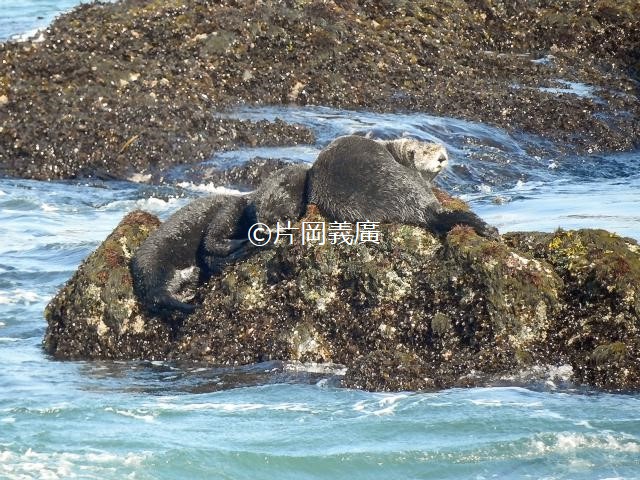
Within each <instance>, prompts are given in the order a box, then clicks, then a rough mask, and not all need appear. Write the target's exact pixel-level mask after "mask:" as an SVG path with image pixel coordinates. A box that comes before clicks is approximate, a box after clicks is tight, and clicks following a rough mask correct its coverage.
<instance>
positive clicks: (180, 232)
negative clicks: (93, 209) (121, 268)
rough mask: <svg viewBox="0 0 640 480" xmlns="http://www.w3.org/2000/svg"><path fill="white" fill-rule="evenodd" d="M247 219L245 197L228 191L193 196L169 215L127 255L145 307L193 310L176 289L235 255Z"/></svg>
mask: <svg viewBox="0 0 640 480" xmlns="http://www.w3.org/2000/svg"><path fill="white" fill-rule="evenodd" d="M253 221H254V218H253V216H252V208H251V206H250V204H249V202H248V200H247V198H246V197H243V196H232V195H215V196H209V197H203V198H198V199H196V200H194V201H193V202H191V203H189V204H188V205H186V206H185V207H183V208H181V209H180V210H178V211H177V212H175V213H174V214H173V215H172V216H171V217H169V218H168V219H167V220H166V221H165V222H164V223H163V224H162V225H160V227H159V228H158V229H157V230H155V231H154V232H152V233H151V235H149V236H148V237H147V239H146V240H145V241H144V242H143V243H142V245H140V247H139V248H138V249H137V250H136V252H135V254H134V255H133V258H132V260H131V274H132V277H133V287H134V291H135V293H136V296H137V297H138V299H139V300H140V301H141V303H142V304H143V305H144V307H145V308H146V309H147V311H148V312H149V313H152V314H159V315H167V314H169V313H171V312H173V311H178V312H183V313H189V312H191V311H193V309H194V308H195V307H194V306H193V305H192V304H190V303H187V302H186V301H185V300H187V298H179V297H180V295H181V292H183V291H190V290H192V288H191V287H193V286H194V285H196V284H197V283H199V281H201V280H202V279H203V277H208V276H210V275H213V274H215V273H218V272H219V271H220V270H221V269H222V268H223V267H224V266H225V265H226V264H227V263H228V262H231V261H233V260H234V259H235V258H239V257H240V256H241V252H242V249H243V247H244V245H245V244H246V243H247V237H246V230H247V229H248V228H249V226H250V224H251V223H250V222H253Z"/></svg>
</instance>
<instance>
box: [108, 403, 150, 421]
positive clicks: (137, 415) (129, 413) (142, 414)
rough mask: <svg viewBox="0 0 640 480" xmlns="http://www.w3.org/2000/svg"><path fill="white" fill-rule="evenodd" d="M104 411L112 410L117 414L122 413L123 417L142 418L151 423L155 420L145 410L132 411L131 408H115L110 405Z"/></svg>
mask: <svg viewBox="0 0 640 480" xmlns="http://www.w3.org/2000/svg"><path fill="white" fill-rule="evenodd" d="M104 410H105V412H113V413H116V414H118V415H122V416H123V417H130V418H135V419H136V420H142V421H144V422H147V423H152V422H154V421H155V417H154V416H153V415H152V414H147V413H146V412H132V411H131V410H116V409H115V408H112V407H107V408H105V409H104Z"/></svg>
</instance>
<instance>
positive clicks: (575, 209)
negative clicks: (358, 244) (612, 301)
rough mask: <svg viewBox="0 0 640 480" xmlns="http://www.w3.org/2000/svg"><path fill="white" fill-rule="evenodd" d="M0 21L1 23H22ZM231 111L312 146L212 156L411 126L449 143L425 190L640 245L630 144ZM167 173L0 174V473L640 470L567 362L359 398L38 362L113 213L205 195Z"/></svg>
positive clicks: (285, 385)
mask: <svg viewBox="0 0 640 480" xmlns="http://www.w3.org/2000/svg"><path fill="white" fill-rule="evenodd" d="M3 2H4V3H3ZM6 3H8V2H6V0H0V7H1V6H3V5H5V4H6ZM11 3H12V4H13V5H18V6H19V5H20V4H24V5H33V4H35V2H17V1H12V2H11ZM70 3H71V2H70ZM45 4H48V5H53V6H63V7H64V8H66V6H67V5H68V4H65V3H64V2H57V3H56V2H53V1H52V2H41V3H40V4H39V5H45ZM29 8H31V7H29ZM54 10H55V8H53V7H52V8H50V9H49V10H47V11H44V10H43V11H42V12H43V13H44V14H45V16H46V15H49V14H53V13H54ZM16 11H17V12H20V11H21V10H20V8H18V9H17V10H16ZM5 12H6V10H3V13H2V16H1V17H0V25H2V26H1V27H0V32H2V31H5V32H7V31H9V33H10V34H15V33H19V31H11V29H10V28H9V27H7V25H6V23H7V19H6V15H7V13H5ZM27 23H28V22H27ZM3 24H4V25H3ZM32 26H33V25H32V24H25V26H24V29H25V30H26V29H29V28H32ZM2 28H4V30H2ZM232 115H234V116H237V117H241V118H273V117H275V116H279V117H280V118H285V119H287V120H291V121H297V122H301V123H305V124H307V125H309V126H311V127H312V128H313V129H314V130H315V132H316V134H317V136H318V144H317V145H313V146H304V147H294V148H276V149H265V148H262V149H249V150H242V151H235V152H227V153H224V154H221V155H217V156H214V157H213V158H212V159H211V160H210V163H212V164H218V165H234V164H239V163H242V162H244V161H246V160H248V159H250V158H252V157H254V156H256V155H260V156H274V157H278V158H288V159H291V160H294V161H312V160H313V158H314V157H315V155H316V154H317V152H318V151H319V149H320V148H322V146H323V145H324V144H326V142H328V141H329V140H330V139H331V138H333V137H335V136H336V135H340V134H345V133H353V132H361V133H364V132H369V131H373V133H375V134H376V135H380V136H397V135H401V134H403V133H407V134H410V135H412V136H416V137H419V138H423V139H425V140H429V139H439V140H440V141H443V142H445V143H446V145H447V147H448V149H449V151H450V153H451V157H452V162H451V163H452V166H451V168H449V169H448V170H447V171H446V172H445V173H443V174H442V176H441V178H440V180H439V181H440V184H441V185H442V186H444V187H446V188H447V189H449V190H450V191H453V192H455V193H457V194H459V195H462V196H463V197H465V198H467V199H468V200H469V201H470V202H471V204H472V206H473V208H474V209H475V210H476V211H477V212H479V213H480V214H481V215H482V216H483V217H484V218H485V219H487V220H488V221H490V222H492V223H495V224H497V225H498V226H499V228H500V230H501V231H508V230H518V229H543V230H552V229H554V228H556V227H558V226H564V227H581V226H599V227H602V228H608V229H611V230H614V231H617V232H618V233H621V234H624V235H627V236H631V237H634V238H636V239H640V213H638V212H640V208H639V207H640V193H639V192H640V188H639V187H640V175H639V172H638V167H637V165H638V161H639V160H640V155H639V154H638V152H633V153H626V154H614V155H602V156H595V155H591V156H575V155H573V156H572V155H566V154H563V153H561V151H562V149H556V148H555V147H554V146H553V145H547V144H546V143H545V142H542V141H541V140H540V139H536V138H535V137H531V136H517V135H510V134H508V133H506V132H504V131H502V130H499V129H496V128H493V127H489V126H487V125H482V124H476V123H470V122H463V121H459V120H454V119H447V118H438V117H431V116H428V115H418V114H416V115H376V114H367V113H362V112H347V111H338V110H332V109H327V108H304V109H281V108H264V109H244V110H239V111H236V112H233V113H232ZM531 152H536V153H535V154H534V153H531ZM541 152H542V153H541ZM172 175H173V176H172V178H173V180H174V183H175V184H176V185H177V186H171V187H150V186H141V185H138V184H134V183H128V182H106V183H103V182H97V183H86V182H34V181H29V180H15V179H0V227H1V228H0V367H1V368H0V478H1V479H5V478H6V479H31V478H33V479H58V478H59V479H67V478H82V479H123V478H133V479H165V478H166V479H175V478H185V479H187V478H188V479H191V478H195V479H197V478H203V479H205V478H206V479H296V480H297V479H327V478H336V479H342V478H349V479H360V478H362V479H385V480H386V479H493V478H497V479H577V480H582V479H640V395H637V394H635V395H613V394H606V393H599V392H593V391H589V390H585V389H583V388H580V387H578V386H575V385H571V384H570V383H569V382H567V378H568V375H569V372H568V369H567V367H566V366H559V367H558V368H557V369H555V370H549V371H546V372H542V374H541V375H539V376H538V380H537V381H536V383H535V384H531V383H529V384H527V385H528V388H522V386H518V387H515V386H514V387H493V388H480V389H466V390H465V389H454V390H447V391H442V392H436V393H410V392H403V393H397V394H375V393H367V392H359V391H353V390H347V389H342V388H339V386H338V385H339V381H340V373H341V371H340V369H338V368H327V369H322V368H320V367H317V366H316V367H314V368H311V366H300V365H285V364H282V363H278V362H272V363H267V364H260V365H254V366H249V367H245V368H238V369H210V368H207V369H205V368H200V367H199V366H197V365H195V366H193V365H191V366H190V365H175V364H165V363H162V362H153V363H152V362H58V361H53V360H51V359H50V358H48V357H47V356H46V355H44V353H43V351H42V349H41V341H42V336H43V334H44V330H45V321H44V319H43V316H42V312H43V309H44V306H45V305H46V303H47V302H48V300H49V299H50V298H51V297H52V296H53V295H54V294H55V292H56V291H57V290H58V289H59V288H60V286H61V285H62V284H63V283H64V282H65V281H66V280H67V279H68V278H69V277H70V276H71V275H72V273H73V272H74V270H75V269H76V268H77V266H78V264H79V263H80V262H81V261H82V259H83V258H85V257H86V256H87V255H88V254H89V253H90V252H91V251H92V250H93V249H94V248H95V247H96V246H97V245H98V244H99V243H100V241H101V240H103V239H104V238H105V237H106V236H107V235H108V233H109V232H110V231H111V230H112V228H113V227H114V226H115V225H116V224H117V223H118V221H119V220H120V219H121V218H122V216H123V215H124V214H125V213H126V212H129V211H131V210H133V209H135V208H144V209H146V210H149V211H152V212H154V213H156V214H158V215H160V216H161V217H166V216H167V215H169V214H170V213H171V212H173V211H175V210H176V209H177V208H179V207H180V206H181V205H183V204H184V203H186V202H187V201H188V200H189V198H192V197H195V196H198V195H202V194H204V193H207V192H215V191H216V190H217V189H218V187H219V186H218V185H212V184H202V183H198V182H195V183H194V182H193V180H190V179H189V178H187V177H185V176H184V174H183V172H181V171H180V170H179V169H176V170H175V171H174V172H172ZM540 377H542V379H541V380H540ZM524 381H525V379H524V378H523V379H512V383H514V384H519V385H522V384H523V382H524Z"/></svg>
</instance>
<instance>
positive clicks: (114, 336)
mask: <svg viewBox="0 0 640 480" xmlns="http://www.w3.org/2000/svg"><path fill="white" fill-rule="evenodd" d="M441 196H442V195H441ZM303 221H323V219H322V218H321V217H320V216H319V215H318V213H317V211H316V210H315V209H314V208H313V207H310V209H309V210H308V212H307V215H306V217H305V218H304V219H303ZM156 224H157V222H156V221H154V220H153V218H152V217H151V216H149V215H147V214H143V213H139V212H136V213H132V214H129V215H128V216H127V217H125V219H124V220H123V221H122V223H121V224H120V226H118V228H116V230H115V232H114V233H113V234H112V235H111V236H110V237H109V238H108V239H107V240H106V241H105V243H104V244H103V245H102V246H101V247H100V248H99V249H98V250H97V251H96V252H95V253H94V254H92V255H91V256H90V257H89V258H88V259H87V260H86V261H85V262H84V263H83V265H82V266H81V267H80V268H79V270H78V272H77V273H76V275H75V276H74V277H73V278H72V279H71V280H70V281H69V283H68V284H67V285H66V286H65V287H64V288H63V289H62V291H61V292H60V293H59V294H58V296H56V298H54V300H53V301H52V302H51V304H50V305H49V307H47V311H46V317H47V321H48V324H49V327H48V330H47V335H46V339H45V348H46V350H47V351H48V352H49V353H51V354H53V355H55V356H56V357H58V358H166V359H172V360H185V361H205V362H208V363H211V364H224V365H235V364H249V363H254V362H261V361H267V360H274V359H279V360H296V361H302V362H310V361H313V362H332V363H338V364H343V365H345V366H346V367H347V372H346V375H345V377H344V379H343V385H345V386H350V387H355V388H364V389H370V390H424V389H434V388H445V387H451V386H462V385H482V384H486V383H488V382H492V381H495V380H496V379H500V378H504V377H505V376H509V375H516V374H517V373H518V372H522V371H527V370H530V369H532V368H535V367H538V366H547V365H563V364H570V365H571V366H572V367H573V373H574V380H575V381H577V382H580V383H586V384H589V385H593V386H596V387H601V388H605V389H636V390H637V389H640V370H639V368H638V365H639V364H640V363H639V352H640V350H639V341H640V337H639V336H638V327H639V326H640V288H639V287H638V286H639V285H640V248H639V247H638V244H637V242H635V241H633V240H629V239H624V238H620V237H618V236H616V235H614V234H611V233H609V232H605V231H599V230H580V231H570V232H565V231H558V232H555V233H518V234H509V235H506V236H505V239H504V241H495V240H489V239H485V238H482V237H479V236H477V235H476V234H475V232H474V231H473V230H471V229H469V228H465V227H455V228H454V229H453V230H452V231H451V232H450V233H449V234H448V235H447V237H446V238H444V239H438V238H436V237H434V236H432V235H431V234H429V233H428V232H426V231H424V230H422V229H420V228H417V227H412V226H407V225H382V226H381V227H380V242H379V243H361V244H353V245H347V244H344V243H343V244H340V245H334V244H330V243H329V242H326V243H325V244H324V245H320V244H318V243H307V244H305V245H302V244H301V243H300V242H297V243H294V244H293V245H284V244H283V245H278V246H275V247H273V248H269V249H257V251H256V253H255V254H254V255H252V256H251V257H250V258H248V259H246V260H244V261H241V262H239V263H237V264H234V265H231V266H229V267H228V268H227V269H226V270H225V271H224V272H223V273H222V274H221V275H220V276H218V277H214V278H212V279H211V280H210V281H209V282H208V283H207V284H206V285H203V286H202V287H201V288H200V290H199V292H198V295H197V302H198V303H199V304H200V306H199V308H198V309H197V311H196V312H195V313H194V314H192V315H191V316H189V317H187V318H186V319H184V321H183V322H179V323H166V322H161V321H159V320H158V319H154V318H148V317H147V316H145V315H144V313H143V312H142V311H141V310H140V307H139V306H138V305H137V303H136V302H135V300H134V298H133V296H132V295H133V294H132V292H131V286H130V281H131V279H130V275H129V272H128V270H127V259H128V258H129V256H130V253H131V251H132V250H133V249H134V248H135V246H136V245H138V244H139V242H140V241H141V240H142V238H143V237H144V236H145V235H147V234H148V232H149V231H151V229H152V228H153V227H154V226H155V225H156Z"/></svg>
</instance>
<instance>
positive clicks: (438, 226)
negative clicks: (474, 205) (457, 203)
mask: <svg viewBox="0 0 640 480" xmlns="http://www.w3.org/2000/svg"><path fill="white" fill-rule="evenodd" d="M456 225H468V226H470V227H471V228H473V229H474V230H475V231H476V233H477V234H478V235H480V236H481V237H486V238H491V239H494V240H498V239H499V238H500V234H499V233H498V230H497V229H496V228H495V227H492V226H491V225H489V224H488V223H487V222H485V221H484V220H482V219H481V218H480V217H479V216H478V215H476V214H475V213H473V212H466V211H461V210H453V211H452V210H442V211H440V212H437V213H436V214H435V215H434V217H433V218H432V219H431V220H430V221H429V222H428V224H427V225H426V227H427V229H428V230H430V231H431V232H433V233H434V234H436V235H438V236H440V237H445V236H446V235H447V233H449V230H451V229H452V228H453V227H455V226H456Z"/></svg>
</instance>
